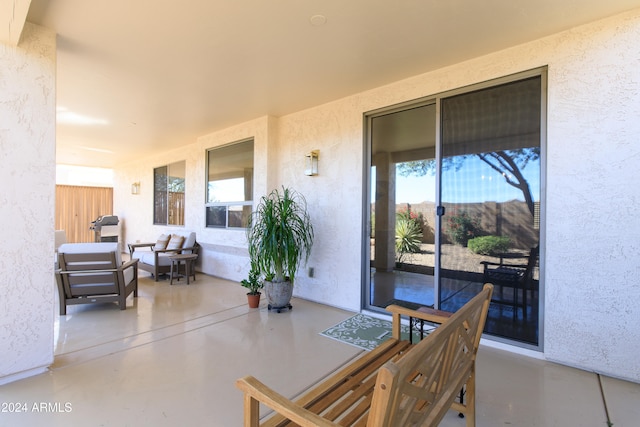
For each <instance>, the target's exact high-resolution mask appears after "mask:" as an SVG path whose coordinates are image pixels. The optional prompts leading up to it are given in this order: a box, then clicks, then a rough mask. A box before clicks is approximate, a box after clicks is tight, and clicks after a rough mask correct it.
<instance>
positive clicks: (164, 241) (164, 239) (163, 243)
mask: <svg viewBox="0 0 640 427" xmlns="http://www.w3.org/2000/svg"><path fill="white" fill-rule="evenodd" d="M169 239H171V236H167V235H166V234H161V235H160V237H158V241H157V242H156V245H155V246H154V247H153V250H154V251H161V250H163V249H166V248H167V245H168V244H169Z"/></svg>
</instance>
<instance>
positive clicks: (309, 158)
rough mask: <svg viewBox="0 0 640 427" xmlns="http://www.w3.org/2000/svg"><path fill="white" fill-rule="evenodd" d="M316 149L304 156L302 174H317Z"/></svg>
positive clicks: (317, 152)
mask: <svg viewBox="0 0 640 427" xmlns="http://www.w3.org/2000/svg"><path fill="white" fill-rule="evenodd" d="M318 154H319V151H318V150H313V151H312V152H310V153H308V154H307V155H306V156H305V157H306V158H305V163H304V174H305V175H307V176H314V175H318Z"/></svg>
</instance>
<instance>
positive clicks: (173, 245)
mask: <svg viewBox="0 0 640 427" xmlns="http://www.w3.org/2000/svg"><path fill="white" fill-rule="evenodd" d="M183 243H184V236H178V235H177V234H172V235H171V240H169V244H168V245H167V250H170V249H182V244H183Z"/></svg>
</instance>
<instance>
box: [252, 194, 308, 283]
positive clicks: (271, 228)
mask: <svg viewBox="0 0 640 427" xmlns="http://www.w3.org/2000/svg"><path fill="white" fill-rule="evenodd" d="M247 240H248V242H249V256H250V257H251V259H252V260H255V262H256V263H257V265H258V268H259V269H260V271H261V272H262V273H263V274H264V275H265V276H266V277H267V278H269V276H273V281H274V282H284V281H285V280H287V278H288V279H289V280H290V281H291V283H292V284H293V281H294V278H295V274H296V271H297V270H298V267H299V265H300V263H301V261H302V259H304V261H305V262H306V261H307V260H308V259H309V255H310V253H311V246H312V245H313V227H312V225H311V220H310V218H309V214H308V213H307V202H306V200H305V198H304V197H303V196H302V195H301V194H300V193H298V192H296V191H295V190H291V189H288V188H285V187H283V188H282V192H280V191H278V190H277V189H276V190H273V191H272V192H271V193H270V194H269V195H268V196H263V197H262V198H261V199H260V202H259V203H258V206H257V207H256V210H255V212H253V214H251V217H250V218H249V227H248V228H247Z"/></svg>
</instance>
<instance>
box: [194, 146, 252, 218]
mask: <svg viewBox="0 0 640 427" xmlns="http://www.w3.org/2000/svg"><path fill="white" fill-rule="evenodd" d="M252 195H253V139H250V140H245V141H240V142H237V143H233V144H230V145H226V146H224V147H219V148H212V149H210V150H208V151H207V202H206V208H205V209H206V225H207V227H221V228H246V226H247V222H248V219H249V216H250V215H251V208H252V205H253V202H252V200H253V197H252Z"/></svg>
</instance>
